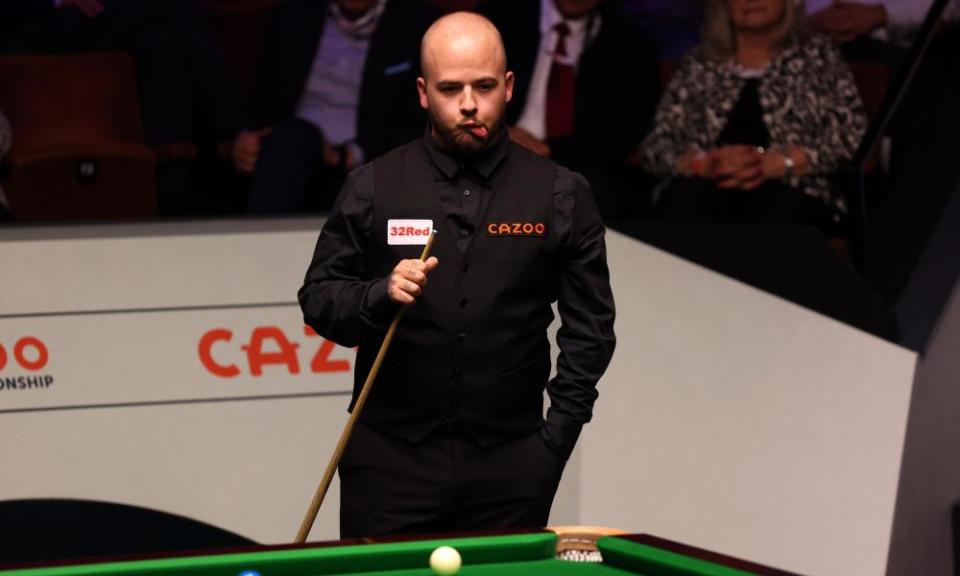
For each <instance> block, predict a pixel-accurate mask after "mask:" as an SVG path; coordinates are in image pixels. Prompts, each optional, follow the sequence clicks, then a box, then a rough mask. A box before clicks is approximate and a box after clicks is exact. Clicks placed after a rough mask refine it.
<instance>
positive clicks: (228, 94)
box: [0, 0, 244, 214]
mask: <svg viewBox="0 0 960 576" xmlns="http://www.w3.org/2000/svg"><path fill="white" fill-rule="evenodd" d="M0 21H2V22H3V24H2V26H3V27H4V28H5V30H4V33H3V34H0V51H3V52H7V53H64V52H90V51H126V52H129V53H130V54H131V55H132V56H133V58H134V60H135V62H136V65H137V76H138V82H139V88H140V105H141V108H142V114H143V121H144V129H145V137H146V141H147V144H149V145H151V146H164V145H169V144H180V143H192V144H200V145H201V149H202V151H207V150H209V151H210V152H211V156H212V151H213V148H214V144H215V143H216V142H217V141H219V140H221V139H224V138H229V137H230V136H231V135H232V134H233V133H234V132H235V131H236V129H237V127H238V126H237V125H238V120H239V114H240V112H241V111H242V108H243V101H244V95H243V92H242V90H243V89H242V87H241V86H240V84H239V82H238V81H237V80H236V79H235V78H234V77H233V76H231V73H230V68H229V67H228V66H227V60H226V57H225V55H224V53H223V51H222V49H221V48H220V46H219V44H218V43H217V41H216V37H215V34H214V32H213V29H212V27H211V26H210V23H209V22H208V20H207V18H206V15H205V14H204V12H203V10H202V8H201V6H200V0H12V1H9V2H7V1H5V2H2V3H0ZM63 97H64V98H69V97H70V96H69V94H64V96H63ZM158 176H159V182H158V191H159V195H160V203H161V210H162V211H163V212H164V213H168V214H169V213H183V212H189V211H193V209H192V204H194V203H195V201H196V199H195V198H191V197H190V196H189V194H190V192H191V186H190V183H191V175H190V166H189V165H188V164H187V163H185V162H176V163H170V164H168V165H167V167H166V169H165V170H163V171H161V173H160V174H159V175H158Z"/></svg>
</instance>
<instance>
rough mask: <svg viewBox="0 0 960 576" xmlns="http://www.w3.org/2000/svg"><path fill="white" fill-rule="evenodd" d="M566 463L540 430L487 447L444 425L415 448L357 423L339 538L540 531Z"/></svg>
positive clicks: (344, 465) (344, 470)
mask: <svg viewBox="0 0 960 576" xmlns="http://www.w3.org/2000/svg"><path fill="white" fill-rule="evenodd" d="M565 464H566V462H565V461H564V460H563V459H562V458H561V457H560V456H558V455H557V454H556V453H554V452H553V451H551V450H550V449H549V448H548V447H547V446H546V444H544V442H543V440H542V439H541V437H540V432H539V431H537V432H535V433H533V434H530V435H528V436H524V437H521V438H517V439H515V440H510V441H507V442H504V443H501V444H497V445H494V446H490V447H487V448H483V447H481V446H480V445H478V444H477V443H476V442H474V441H473V440H472V439H471V438H470V437H469V436H468V435H467V434H465V433H464V432H462V431H460V430H457V429H455V428H454V427H449V426H446V425H443V426H440V427H438V428H437V429H436V430H434V431H433V432H431V433H430V435H428V436H427V437H426V438H425V439H424V440H423V441H422V442H419V443H417V444H411V443H408V442H405V441H403V440H400V439H398V438H396V437H393V436H390V435H389V434H386V433H383V432H381V431H378V430H376V429H374V428H371V427H370V426H368V425H365V424H364V423H362V422H358V423H357V426H356V428H355V429H354V431H353V435H352V436H351V438H350V443H349V444H348V446H347V449H346V451H345V452H344V455H343V458H342V459H341V462H340V469H339V474H340V537H341V538H356V537H361V536H384V535H391V534H432V533H443V532H464V531H476V530H501V529H510V528H542V527H543V526H545V525H546V523H547V519H548V518H549V516H550V507H551V505H552V504H553V497H554V495H555V494H556V491H557V485H558V484H559V482H560V475H561V474H562V472H563V468H564V465H565Z"/></svg>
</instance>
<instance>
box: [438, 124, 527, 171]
mask: <svg viewBox="0 0 960 576" xmlns="http://www.w3.org/2000/svg"><path fill="white" fill-rule="evenodd" d="M508 140H509V138H508V137H507V131H506V130H503V132H502V133H501V135H500V140H499V141H498V142H497V143H496V144H494V145H493V147H492V148H490V149H489V150H484V151H483V152H481V153H479V154H477V155H476V156H473V157H471V158H465V159H461V158H458V157H457V156H454V155H452V154H450V153H449V152H447V151H445V150H443V149H442V148H440V146H439V145H438V144H437V143H436V141H435V140H434V138H433V136H432V135H431V134H430V127H429V126H428V127H427V130H426V133H425V134H424V135H423V141H424V142H425V143H426V148H427V155H428V156H429V157H430V162H431V163H432V164H433V165H434V166H436V167H437V169H438V170H439V171H440V173H441V174H442V176H443V177H444V178H445V179H447V180H449V179H451V178H453V177H454V176H456V174H457V172H459V171H460V170H461V169H462V168H465V167H471V168H473V169H474V171H476V172H477V173H478V174H479V175H480V176H482V177H483V179H484V180H487V181H488V182H489V180H490V177H491V176H492V175H493V172H494V170H496V169H497V166H499V165H500V163H501V162H503V159H504V158H506V157H507V149H508Z"/></svg>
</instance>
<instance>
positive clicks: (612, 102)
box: [482, 0, 659, 219]
mask: <svg viewBox="0 0 960 576" xmlns="http://www.w3.org/2000/svg"><path fill="white" fill-rule="evenodd" d="M482 12H483V13H484V14H485V15H487V16H488V17H489V18H490V19H491V20H492V21H493V22H494V24H496V26H497V28H498V29H499V30H500V32H501V34H502V35H503V41H504V44H505V45H506V49H507V61H508V62H509V63H510V67H511V68H512V69H513V71H514V72H515V73H516V78H517V80H516V87H515V89H514V98H513V102H512V103H511V105H510V106H509V107H508V108H507V122H508V124H509V125H510V135H511V138H513V140H514V141H516V142H518V143H520V144H523V145H524V146H526V147H528V148H530V149H531V150H533V151H535V152H537V153H539V154H542V155H544V156H549V157H551V158H553V159H554V160H556V161H557V162H559V163H561V164H563V165H565V166H569V167H570V168H571V169H573V170H576V171H578V172H582V173H583V174H584V175H585V176H586V177H587V179H588V180H589V181H590V183H591V184H592V185H593V188H594V193H595V194H596V195H597V201H598V204H599V205H600V209H601V211H602V213H603V214H604V217H605V218H608V219H609V218H616V217H624V216H627V215H628V214H626V213H625V208H627V207H629V206H631V205H632V202H633V201H635V198H632V197H631V195H633V194H634V192H632V191H630V190H628V188H629V185H628V184H627V182H626V178H625V177H624V162H625V160H626V158H627V156H628V155H629V154H630V152H632V150H633V149H634V148H636V145H637V143H638V142H640V140H642V139H643V137H644V135H646V133H647V131H648V130H649V128H650V126H651V124H652V121H653V113H654V110H655V108H656V105H657V98H658V96H659V68H658V65H657V61H656V52H655V48H654V45H653V44H652V42H650V41H649V40H648V39H647V36H646V34H645V33H644V32H643V31H642V28H641V27H640V26H639V23H638V22H636V21H635V19H634V18H632V17H629V15H628V14H627V13H625V12H622V11H621V10H619V9H618V8H617V3H616V2H613V1H609V2H603V1H602V0H523V1H518V0H492V1H491V2H490V3H489V4H488V5H487V6H486V7H485V8H484V9H483V10H482ZM630 211H633V210H632V209H631V210H626V212H630Z"/></svg>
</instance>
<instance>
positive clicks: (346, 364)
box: [197, 326, 350, 378]
mask: <svg viewBox="0 0 960 576" xmlns="http://www.w3.org/2000/svg"><path fill="white" fill-rule="evenodd" d="M303 334H304V335H305V336H307V337H310V338H319V335H318V334H317V333H316V332H314V331H313V328H311V327H309V326H304V327H303ZM232 341H233V332H232V331H230V330H227V329H226V328H214V329H213V330H209V331H207V332H206V333H205V334H204V335H203V336H201V337H200V342H199V344H198V345H197V353H198V355H199V356H200V363H201V364H203V367H204V368H206V369H207V371H208V372H210V373H211V374H213V375H214V376H219V377H221V378H234V377H236V376H239V375H240V373H241V369H240V367H239V366H237V364H235V363H228V362H226V361H224V360H223V357H222V356H221V357H220V359H219V360H218V359H217V357H215V355H214V348H215V347H217V348H221V347H222V345H221V346H216V345H217V344H220V343H231V342H232ZM299 348H300V344H299V343H297V342H292V341H291V340H290V339H289V338H287V335H286V334H285V333H284V332H283V330H281V329H280V328H278V327H276V326H258V327H256V328H254V329H253V332H251V333H250V340H249V341H248V342H247V343H246V344H242V345H241V346H240V349H241V350H242V351H243V352H244V353H245V354H246V357H247V368H248V369H249V371H250V375H251V376H262V375H263V368H264V366H283V367H285V368H286V370H287V372H289V373H290V374H299V373H300V356H299V354H298V349H299ZM335 348H336V344H334V343H333V342H330V341H329V340H326V339H323V338H321V339H320V345H319V347H317V349H316V351H315V352H313V354H312V356H311V358H310V371H311V372H313V373H314V374H320V373H329V372H348V371H349V370H350V361H349V360H342V359H341V360H338V359H333V358H331V357H330V355H331V354H332V353H333V351H334V349H335Z"/></svg>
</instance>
